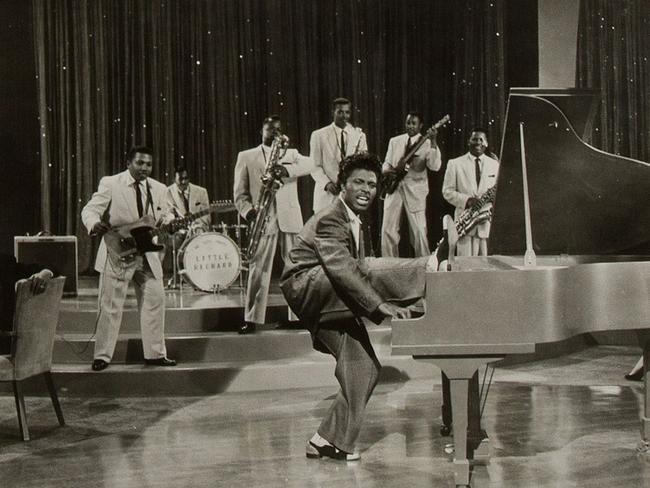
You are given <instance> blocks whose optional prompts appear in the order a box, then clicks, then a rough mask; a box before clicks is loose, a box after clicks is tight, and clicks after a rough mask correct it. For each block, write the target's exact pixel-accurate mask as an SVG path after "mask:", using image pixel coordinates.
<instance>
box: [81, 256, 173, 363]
mask: <svg viewBox="0 0 650 488" xmlns="http://www.w3.org/2000/svg"><path fill="white" fill-rule="evenodd" d="M130 282H133V285H134V286H135V296H136V300H137V302H138V311H139V315H140V330H141V333H142V349H143V353H144V357H145V359H157V358H161V357H165V356H166V355H167V350H166V348H165V291H164V289H163V283H162V280H161V279H157V278H155V277H154V275H153V273H152V272H151V269H150V267H149V264H148V263H147V261H146V259H145V258H144V257H141V256H138V257H137V258H136V261H135V262H134V263H130V264H128V265H127V264H123V263H120V262H116V261H114V260H113V259H112V258H110V257H109V258H108V259H107V262H106V268H105V269H104V272H103V273H101V275H100V280H99V318H98V319H97V332H96V336H95V354H94V358H95V359H103V360H104V361H107V362H110V361H111V358H112V357H113V352H114V351H115V344H116V343H117V338H118V335H119V332H120V325H121V323H122V314H123V311H124V301H125V299H126V294H127V291H128V287H129V283H130Z"/></svg>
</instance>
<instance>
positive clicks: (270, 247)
mask: <svg viewBox="0 0 650 488" xmlns="http://www.w3.org/2000/svg"><path fill="white" fill-rule="evenodd" d="M271 226H272V228H270V229H267V232H270V233H266V234H264V235H263V236H262V238H261V239H260V243H259V247H258V248H257V253H256V254H255V257H254V258H253V259H252V260H251V262H250V263H249V265H248V284H247V287H246V307H245V311H244V320H245V321H246V322H253V323H255V324H263V323H264V321H265V319H266V306H267V303H268V298H269V287H270V284H271V272H272V271H273V259H274V258H275V250H276V248H277V245H278V240H279V241H280V252H281V253H282V261H283V262H285V263H286V262H287V259H288V257H289V251H291V248H292V247H293V243H294V241H295V239H296V235H297V234H294V233H288V232H282V231H281V230H279V229H278V228H277V221H276V222H275V223H274V224H273V223H271V222H269V227H271ZM289 320H298V318H297V317H296V315H295V314H294V313H293V312H292V311H291V309H289Z"/></svg>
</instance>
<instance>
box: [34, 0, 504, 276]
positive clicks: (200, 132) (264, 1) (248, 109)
mask: <svg viewBox="0 0 650 488" xmlns="http://www.w3.org/2000/svg"><path fill="white" fill-rule="evenodd" d="M504 3H505V2H504V1H503V0H458V1H454V2H449V1H447V0H410V1H395V0H215V1H207V0H202V1H200V0H120V1H116V0H93V1H79V0H33V12H34V33H35V46H36V51H37V52H36V59H37V73H38V81H39V107H40V119H39V120H40V125H41V157H42V179H41V185H42V219H43V227H44V228H46V229H49V230H51V231H53V232H56V233H59V234H76V235H77V236H79V238H80V248H79V259H80V261H79V262H80V270H84V269H87V268H88V266H89V264H90V262H91V259H92V255H93V246H92V243H91V242H90V240H89V238H88V237H87V236H86V233H85V232H84V231H83V229H82V227H81V224H80V217H79V213H80V210H81V208H82V206H83V205H84V204H85V202H86V201H87V200H88V199H89V197H90V195H91V194H92V192H93V191H94V190H95V189H96V187H97V183H98V181H99V179H100V178H101V177H102V176H104V175H108V174H112V173H115V172H118V171H120V170H122V169H123V168H124V167H125V162H124V155H125V153H126V151H127V150H128V148H129V147H130V146H131V145H133V144H134V143H146V144H149V145H151V146H152V147H153V149H154V153H155V155H154V166H155V167H154V171H153V176H154V177H155V178H157V179H159V180H160V181H163V182H165V183H170V182H171V179H172V178H173V167H174V165H175V164H177V163H179V162H184V163H185V164H186V165H187V166H188V167H189V169H190V173H191V177H192V180H193V181H194V182H196V183H198V184H200V185H203V186H205V187H207V188H208V191H209V193H210V196H211V198H214V199H223V198H231V197H232V183H233V170H234V163H235V159H236V155H237V152H238V151H240V150H243V149H246V148H249V147H252V146H254V145H257V144H258V143H259V140H260V135H259V131H260V122H261V120H262V119H263V118H264V117H265V116H266V115H267V114H269V113H278V114H280V115H281V116H282V118H283V120H284V128H285V132H286V133H287V135H288V136H289V137H290V138H291V140H292V145H293V146H294V147H296V148H298V149H299V150H300V151H301V152H302V153H305V154H306V153H308V151H309V136H310V133H311V131H313V130H314V129H316V128H318V127H321V126H323V125H326V124H327V123H329V122H331V112H330V102H331V100H332V99H333V98H335V97H338V96H346V97H348V98H350V99H351V100H352V101H353V103H354V116H353V117H354V122H355V124H356V125H358V126H360V127H362V128H363V130H364V132H365V133H366V135H367V139H368V145H369V148H370V150H371V151H373V152H377V153H379V154H380V155H382V156H383V154H384V153H385V151H386V146H387V143H388V138H389V137H391V136H393V135H395V134H397V133H399V132H400V131H401V130H402V126H403V119H404V115H405V112H406V111H407V110H408V109H411V108H416V109H418V110H420V111H421V112H422V113H424V114H425V118H426V121H425V122H426V123H427V124H432V123H433V122H435V121H436V120H437V119H439V118H440V117H442V116H443V115H444V114H445V113H449V114H450V115H451V118H452V125H451V127H449V128H447V129H443V130H442V131H441V135H440V143H441V146H442V149H443V154H444V156H443V157H444V159H445V160H446V159H447V158H449V157H455V156H457V155H459V154H461V153H462V152H463V151H464V150H465V142H466V138H467V135H468V134H467V131H468V129H469V128H470V127H471V126H473V125H481V126H484V127H486V128H487V130H488V135H489V137H490V139H491V141H492V142H493V144H492V145H493V147H494V148H496V147H498V145H499V141H500V136H501V134H500V131H501V127H502V117H503V113H504V107H505V93H506V90H507V86H506V85H507V80H505V79H504V72H505V71H504V70H505V62H504V59H505V53H504V37H505V36H506V35H507V33H506V32H504V25H506V23H505V17H506V15H505V7H504ZM443 169H444V168H443ZM441 179H442V176H441V175H437V176H436V177H435V178H434V181H433V182H432V188H433V190H434V193H435V192H436V191H437V192H438V193H439V185H440V181H441ZM302 180H303V181H301V183H300V198H301V204H302V207H303V213H304V214H305V216H308V215H309V214H310V213H311V192H312V186H313V184H312V182H311V179H310V178H303V179H302ZM436 185H437V187H436ZM431 198H432V199H433V200H434V201H439V200H440V197H439V195H432V197H431ZM434 207H435V205H434ZM374 217H375V219H376V217H377V215H376V213H375V215H374ZM439 218H440V217H439V216H438V215H436V214H432V215H431V216H430V227H431V230H430V233H431V237H432V239H434V238H435V237H437V235H439V231H438V229H437V225H438V220H439ZM374 228H375V229H377V228H378V225H375V226H374ZM375 237H376V236H375Z"/></svg>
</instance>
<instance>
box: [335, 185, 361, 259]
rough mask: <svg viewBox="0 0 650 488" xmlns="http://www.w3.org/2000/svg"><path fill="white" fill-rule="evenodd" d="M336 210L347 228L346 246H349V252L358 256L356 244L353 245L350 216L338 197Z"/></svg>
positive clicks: (354, 256)
mask: <svg viewBox="0 0 650 488" xmlns="http://www.w3.org/2000/svg"><path fill="white" fill-rule="evenodd" d="M336 205H337V210H338V212H339V214H340V216H341V219H342V220H343V221H344V222H345V225H346V226H347V228H348V246H349V248H350V253H351V254H352V257H353V258H355V259H358V258H359V252H358V251H357V246H355V242H356V241H355V240H354V234H353V233H352V224H351V223H350V216H349V215H348V211H347V209H346V208H345V204H344V203H343V202H342V201H341V199H340V198H338V197H337V199H336Z"/></svg>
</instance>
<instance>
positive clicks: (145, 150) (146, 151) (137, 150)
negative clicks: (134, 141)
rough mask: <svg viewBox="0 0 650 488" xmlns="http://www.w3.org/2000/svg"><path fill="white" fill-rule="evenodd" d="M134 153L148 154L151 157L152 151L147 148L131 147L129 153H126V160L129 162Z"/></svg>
mask: <svg viewBox="0 0 650 488" xmlns="http://www.w3.org/2000/svg"><path fill="white" fill-rule="evenodd" d="M136 153H142V154H148V155H149V156H153V150H152V149H151V148H150V147H149V146H133V147H132V148H131V149H129V152H127V153H126V160H127V161H131V160H132V159H133V158H134V157H135V154H136Z"/></svg>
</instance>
